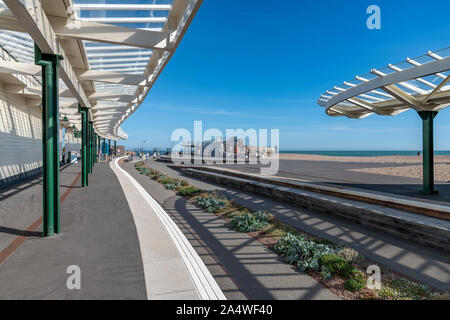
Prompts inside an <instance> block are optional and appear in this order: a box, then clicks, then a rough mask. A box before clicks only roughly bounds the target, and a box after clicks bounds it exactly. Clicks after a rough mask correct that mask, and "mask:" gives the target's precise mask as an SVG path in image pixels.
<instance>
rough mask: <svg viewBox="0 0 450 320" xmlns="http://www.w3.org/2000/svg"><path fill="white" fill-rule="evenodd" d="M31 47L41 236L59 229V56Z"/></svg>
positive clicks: (51, 233) (48, 234)
mask: <svg viewBox="0 0 450 320" xmlns="http://www.w3.org/2000/svg"><path fill="white" fill-rule="evenodd" d="M34 48H35V64H36V65H40V66H42V163H43V171H42V178H43V187H44V190H43V191H44V192H43V235H44V237H49V236H52V235H54V234H55V233H59V232H60V222H59V213H60V208H59V101H58V96H59V89H58V67H59V61H60V60H62V57H61V56H60V55H54V54H47V53H42V52H41V50H40V49H39V47H38V46H37V45H35V46H34Z"/></svg>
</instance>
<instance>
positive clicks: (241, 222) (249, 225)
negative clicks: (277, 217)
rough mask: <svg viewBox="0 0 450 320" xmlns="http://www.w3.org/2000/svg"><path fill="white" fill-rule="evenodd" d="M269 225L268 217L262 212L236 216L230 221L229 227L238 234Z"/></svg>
mask: <svg viewBox="0 0 450 320" xmlns="http://www.w3.org/2000/svg"><path fill="white" fill-rule="evenodd" d="M268 225H269V215H268V214H267V213H265V212H262V211H257V212H252V213H246V214H243V215H236V216H235V217H234V218H233V219H232V220H231V227H232V228H233V229H234V230H236V231H239V232H253V231H259V230H262V229H264V228H265V227H267V226H268Z"/></svg>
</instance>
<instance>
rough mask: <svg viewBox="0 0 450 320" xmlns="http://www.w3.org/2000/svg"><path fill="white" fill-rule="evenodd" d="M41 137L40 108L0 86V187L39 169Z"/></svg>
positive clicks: (30, 174)
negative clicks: (30, 104) (6, 91)
mask: <svg viewBox="0 0 450 320" xmlns="http://www.w3.org/2000/svg"><path fill="white" fill-rule="evenodd" d="M41 139H42V127H41V110H40V108H39V107H36V106H28V105H27V104H26V100H25V99H23V98H22V97H21V96H19V95H14V94H7V93H5V92H4V90H3V86H0V188H2V187H5V186H6V185H8V186H9V185H10V184H11V183H14V182H15V181H16V180H22V179H24V178H28V177H30V176H33V175H36V174H39V173H40V172H41V167H42V140H41Z"/></svg>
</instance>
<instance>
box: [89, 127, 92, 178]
mask: <svg viewBox="0 0 450 320" xmlns="http://www.w3.org/2000/svg"><path fill="white" fill-rule="evenodd" d="M88 137H89V139H88V159H89V160H88V164H89V167H88V168H89V170H88V173H92V122H91V121H89V123H88Z"/></svg>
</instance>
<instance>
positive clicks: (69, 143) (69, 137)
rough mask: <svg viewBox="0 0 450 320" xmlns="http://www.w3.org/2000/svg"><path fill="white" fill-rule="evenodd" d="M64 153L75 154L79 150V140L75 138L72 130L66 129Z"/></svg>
mask: <svg viewBox="0 0 450 320" xmlns="http://www.w3.org/2000/svg"><path fill="white" fill-rule="evenodd" d="M65 139H66V145H65V146H66V153H69V151H71V152H77V153H80V150H81V139H80V138H75V136H74V130H73V129H66V138H65Z"/></svg>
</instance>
